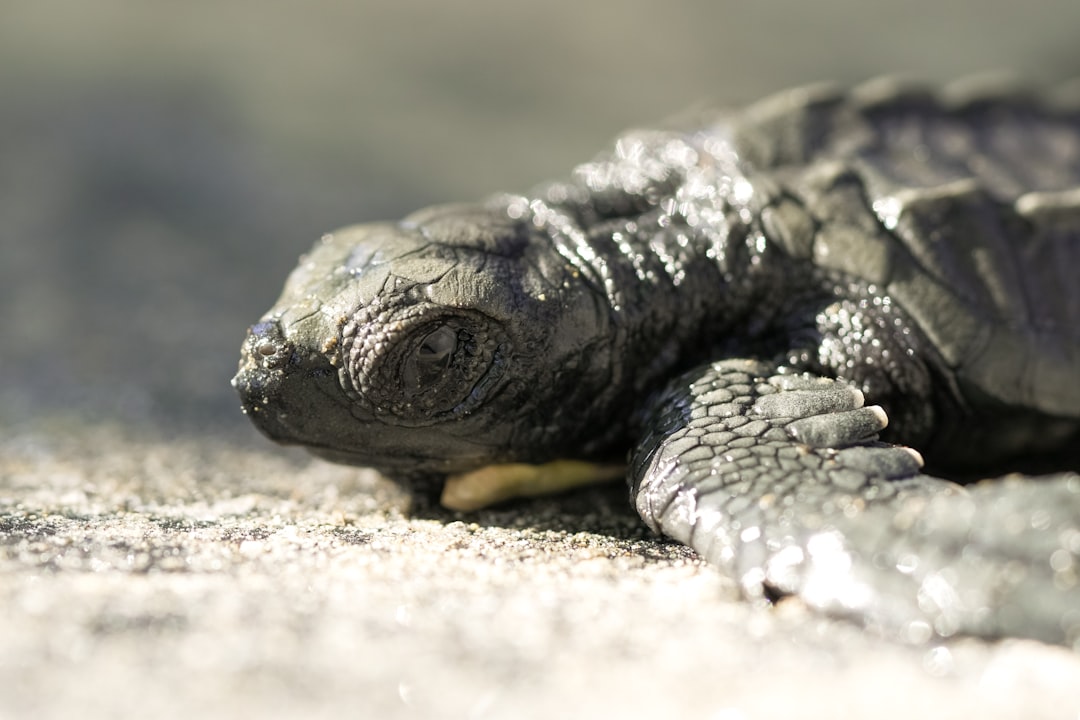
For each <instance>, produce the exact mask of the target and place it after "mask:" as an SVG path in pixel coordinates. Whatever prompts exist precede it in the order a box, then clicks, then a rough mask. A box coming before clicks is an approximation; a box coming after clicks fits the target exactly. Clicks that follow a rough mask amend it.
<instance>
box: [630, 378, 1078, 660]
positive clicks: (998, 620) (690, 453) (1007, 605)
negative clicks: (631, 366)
mask: <svg viewBox="0 0 1080 720" xmlns="http://www.w3.org/2000/svg"><path fill="white" fill-rule="evenodd" d="M672 387H673V388H677V389H676V390H672V391H670V392H668V393H665V394H663V395H662V396H661V397H660V398H659V399H658V401H657V403H656V405H655V409H654V415H653V417H652V418H650V422H649V424H648V428H649V430H648V431H647V433H646V436H645V438H644V440H643V442H642V443H641V445H640V446H639V447H638V449H637V451H636V454H635V457H634V459H633V463H632V474H633V476H634V477H635V478H637V484H636V485H635V487H634V493H635V496H636V502H637V508H638V511H639V512H640V513H641V516H642V517H643V518H644V519H645V520H646V522H648V523H649V524H650V526H652V527H653V528H654V529H655V530H657V531H662V532H664V533H665V534H666V535H669V536H671V537H673V538H674V539H676V540H678V541H680V542H683V543H686V544H688V545H690V546H692V547H693V548H695V549H696V550H697V551H698V552H699V553H701V555H702V556H703V557H705V558H706V559H708V560H709V561H710V562H712V563H715V564H716V565H718V566H719V567H720V568H722V569H723V570H724V571H725V572H726V573H727V574H728V575H730V576H731V577H733V578H736V579H738V581H739V583H740V585H741V587H742V590H743V592H744V593H745V594H746V595H747V597H749V598H769V599H776V598H778V597H783V596H786V595H798V596H799V597H800V598H801V599H802V600H803V601H804V602H806V603H807V604H808V605H810V606H811V607H814V608H816V609H818V610H822V611H825V612H828V613H831V614H834V615H841V616H850V617H853V618H857V619H859V620H860V621H862V622H864V623H865V624H867V625H868V626H870V627H873V628H875V629H877V630H879V631H880V632H883V633H885V634H888V635H891V636H894V637H897V638H899V639H902V640H905V641H912V642H918V641H925V640H928V639H930V638H932V637H949V636H952V635H955V634H958V633H962V634H977V635H985V636H992V637H994V636H1004V635H1023V636H1028V637H1035V638H1038V639H1041V640H1045V641H1049V642H1056V643H1065V644H1077V643H1078V642H1080V582H1078V580H1080V578H1078V575H1080V518H1078V516H1077V510H1078V509H1080V476H1077V475H1075V474H1063V475H1059V476H1053V477H1047V478H1041V479H1040V480H1038V481H1030V480H1026V481H1025V480H1014V481H1005V482H997V483H990V482H988V483H982V484H977V485H974V486H971V487H970V488H967V489H966V488H961V487H960V486H957V485H954V484H952V483H949V482H946V481H943V480H938V479H935V478H930V477H927V476H925V475H921V474H920V473H919V468H920V465H921V461H920V459H919V458H918V457H917V455H915V454H913V453H912V452H911V451H909V450H907V449H905V448H898V447H894V446H889V445H885V444H882V443H878V442H875V441H874V434H875V433H876V432H877V431H878V430H880V429H881V428H882V426H883V425H884V423H883V419H884V416H883V415H882V414H881V412H880V409H875V408H866V407H862V402H863V398H862V395H861V393H859V392H857V391H854V390H852V389H851V388H850V387H849V386H847V385H846V384H843V383H840V382H837V381H835V380H828V379H823V378H813V377H809V376H805V375H800V374H792V373H791V372H790V371H787V372H784V368H776V367H773V366H769V365H766V364H764V363H760V362H753V361H721V362H717V363H714V364H711V365H710V366H708V367H707V368H705V369H704V370H703V371H695V372H693V373H690V374H688V375H687V376H685V377H683V378H681V379H679V380H677V381H675V382H674V383H673V384H672Z"/></svg>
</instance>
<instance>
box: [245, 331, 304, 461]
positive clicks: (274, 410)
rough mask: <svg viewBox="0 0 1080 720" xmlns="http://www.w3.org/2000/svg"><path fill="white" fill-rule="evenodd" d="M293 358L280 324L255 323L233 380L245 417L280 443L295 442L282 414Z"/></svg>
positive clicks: (293, 435) (248, 333)
mask: <svg viewBox="0 0 1080 720" xmlns="http://www.w3.org/2000/svg"><path fill="white" fill-rule="evenodd" d="M292 355H293V347H292V343H290V342H288V341H287V340H285V336H284V334H283V333H282V332H281V326H280V325H279V324H278V323H277V321H274V320H270V321H266V322H260V323H256V324H255V325H252V326H251V327H250V328H248V332H247V338H246V339H245V340H244V345H243V348H242V349H241V354H240V369H239V370H238V371H237V373H236V376H235V377H233V379H232V386H233V387H234V388H236V391H237V392H238V393H239V394H240V405H241V408H242V409H243V411H244V414H245V415H247V416H248V417H249V418H251V421H252V422H253V423H255V426H256V427H257V428H258V429H259V430H260V431H261V432H262V433H263V434H264V435H266V436H267V437H269V438H270V439H271V440H274V441H276V442H280V443H290V442H295V441H296V438H295V434H294V432H292V431H291V430H290V429H289V426H288V422H287V420H288V418H287V416H286V415H285V414H284V413H282V412H281V407H282V405H281V396H282V387H283V385H284V384H285V383H286V380H287V374H288V373H287V367H288V365H289V362H290V358H291V356H292Z"/></svg>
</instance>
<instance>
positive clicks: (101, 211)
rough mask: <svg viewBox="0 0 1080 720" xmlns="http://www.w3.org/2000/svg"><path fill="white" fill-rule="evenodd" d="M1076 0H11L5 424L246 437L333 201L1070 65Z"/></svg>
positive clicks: (5, 25)
mask: <svg viewBox="0 0 1080 720" xmlns="http://www.w3.org/2000/svg"><path fill="white" fill-rule="evenodd" d="M1078 40H1080V4H1078V3H1075V2H1058V3H1055V2H1040V3H1016V2H1010V1H1007V0H994V1H987V0H979V1H978V2H975V1H974V0H972V1H970V2H954V3H941V2H938V0H905V1H904V2H894V3H864V2H858V1H857V0H850V1H849V0H832V1H830V2H813V3H807V2H801V1H796V0H791V1H788V2H771V3H749V2H742V3H734V2H732V3H721V2H713V1H705V0H702V1H699V2H695V1H692V0H683V1H681V2H680V1H676V2H664V3H659V2H648V1H645V0H626V1H624V2H620V3H617V4H615V3H583V2H579V1H577V0H575V1H574V2H570V1H569V0H549V1H548V2H543V3H518V2H506V1H505V0H503V1H499V2H496V1H495V0H469V1H466V2H455V3H444V2H434V1H430V0H429V1H417V0H403V1H399V2H394V3H375V2H354V3H350V2H339V1H335V0H309V1H308V2H304V3H295V2H285V1H284V0H261V1H260V2H254V1H250V2H249V1H246V0H214V2H207V1H205V0H189V1H188V2H183V3H146V2H129V1H124V0H96V1H94V2H81V1H75V0H70V1H67V2H63V1H61V2H50V1H49V0H39V1H35V2H20V1H18V0H14V1H9V2H5V3H4V4H3V6H2V8H0V308H2V312H0V338H2V341H0V378H2V379H0V422H3V423H4V424H6V425H8V426H9V428H10V427H17V426H22V425H25V424H26V423H35V422H39V421H42V420H43V419H48V418H52V419H53V420H55V419H56V418H69V419H73V420H76V421H78V422H82V421H93V422H101V421H109V422H115V423H120V424H122V425H125V426H128V427H131V428H141V429H142V430H144V431H145V430H146V429H147V428H151V429H153V428H157V429H161V428H167V429H168V431H169V432H171V433H176V432H183V433H194V434H204V433H208V432H213V433H220V432H233V431H235V432H237V433H241V434H242V435H241V437H248V436H249V435H250V436H251V437H252V438H253V437H254V434H253V431H250V430H249V429H248V428H247V425H246V421H244V420H243V418H242V417H241V415H240V413H239V412H238V410H237V403H236V400H235V399H234V397H233V394H232V391H231V389H230V388H229V386H228V381H229V378H230V377H231V375H232V373H233V372H234V370H235V367H236V362H237V352H238V348H239V344H240V341H241V339H242V338H243V335H244V330H245V327H246V326H247V325H248V324H250V323H251V322H253V321H254V320H255V319H256V318H257V317H258V316H259V315H260V314H261V313H262V312H263V311H264V310H266V309H267V308H268V307H269V306H270V304H271V303H272V302H273V300H274V299H275V297H276V295H277V292H278V289H279V288H280V286H281V283H282V281H283V279H284V277H285V274H286V273H287V272H288V271H289V269H291V267H292V266H293V264H294V263H295V260H296V258H297V256H298V255H299V254H300V253H301V252H303V251H304V250H305V249H306V248H307V247H308V246H309V245H310V244H311V243H312V242H313V241H314V240H315V239H316V238H317V237H318V236H319V235H320V234H321V233H322V232H324V231H327V230H330V229H333V228H335V227H337V226H340V225H344V224H348V223H352V222H358V221H367V220H375V219H384V218H392V217H396V216H400V215H402V214H403V213H406V212H407V211H409V210H410V209H413V208H415V207H417V206H421V205H424V204H428V203H433V202H443V201H452V200H467V199H475V198H479V197H482V196H484V195H486V194H488V193H491V192H495V191H499V190H524V189H527V188H528V187H529V186H530V185H532V184H533V183H536V182H539V181H542V180H545V179H547V178H549V177H552V176H557V175H559V174H561V173H565V172H566V171H567V170H569V168H570V167H571V166H572V165H573V164H575V163H576V162H580V161H583V160H586V159H588V158H589V157H590V156H591V155H592V154H593V153H595V152H597V151H599V150H601V149H603V147H604V146H605V144H606V142H607V141H608V140H609V139H610V138H611V137H612V136H613V135H615V134H616V133H617V132H619V131H620V130H622V129H625V128H627V127H629V126H635V125H647V124H649V123H654V122H657V121H660V120H662V119H664V118H665V117H667V116H670V115H673V114H676V113H678V112H680V111H681V110H685V109H687V108H690V107H694V106H700V105H702V104H717V105H724V104H734V103H744V102H747V101H750V100H753V99H756V98H757V97H759V96H760V95H763V94H766V93H769V92H772V91H775V90H778V89H782V88H784V87H785V86H789V85H792V84H797V83H804V82H810V81H817V80H824V79H829V80H839V81H844V82H850V81H858V80H860V79H863V78H867V77H869V76H873V75H876V74H879V73H885V72H889V73H905V74H909V75H913V76H916V77H923V78H926V79H928V80H933V81H944V80H948V79H950V78H954V77H956V76H960V75H964V74H968V73H974V72H981V71H986V70H997V69H1009V70H1014V71H1016V72H1018V73H1020V74H1021V75H1023V76H1025V77H1028V78H1031V79H1032V80H1033V81H1034V82H1037V83H1049V82H1053V81H1055V80H1058V79H1062V78H1067V77H1070V76H1075V75H1080V43H1078Z"/></svg>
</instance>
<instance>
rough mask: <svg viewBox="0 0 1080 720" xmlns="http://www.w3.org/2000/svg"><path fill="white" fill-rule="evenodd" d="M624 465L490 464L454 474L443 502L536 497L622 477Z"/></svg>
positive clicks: (452, 505)
mask: <svg viewBox="0 0 1080 720" xmlns="http://www.w3.org/2000/svg"><path fill="white" fill-rule="evenodd" d="M625 473H626V467H625V466H624V465H602V464H598V463H591V462H583V461H581V460H554V461H552V462H549V463H544V464H543V465H525V464H522V463H509V464H506V465H488V466H486V467H482V468H480V469H479V470H473V471H472V472H467V473H459V474H457V475H451V476H450V477H448V478H447V479H446V485H445V486H443V492H442V497H441V498H440V502H441V503H442V505H443V507H445V508H448V509H450V510H478V509H480V508H482V507H487V506H488V505H494V504H495V503H498V502H502V501H504V500H510V499H513V498H519V497H536V496H537V495H551V494H553V493H558V492H563V491H565V490H571V489H573V488H577V487H582V486H585V485H593V484H596V483H602V482H609V481H611V480H617V479H619V478H622V477H623V476H624V475H625Z"/></svg>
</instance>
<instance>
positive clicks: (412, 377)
mask: <svg viewBox="0 0 1080 720" xmlns="http://www.w3.org/2000/svg"><path fill="white" fill-rule="evenodd" d="M457 346H458V334H457V331H456V330H454V329H452V328H450V327H447V326H446V325H443V326H441V327H439V328H437V329H435V330H433V331H432V332H430V333H428V334H427V335H426V336H425V337H424V339H423V340H421V341H420V344H419V345H417V347H416V349H415V350H414V351H413V353H412V356H411V357H409V358H408V359H407V360H406V362H405V367H404V369H403V372H402V374H403V379H404V381H405V387H406V389H407V390H409V391H416V390H423V389H424V388H425V387H427V386H429V385H431V384H432V383H434V382H435V381H437V380H438V379H439V378H440V377H442V375H443V374H444V373H445V372H446V371H447V370H448V369H449V367H450V363H451V361H452V360H453V358H454V351H456V350H457Z"/></svg>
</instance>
